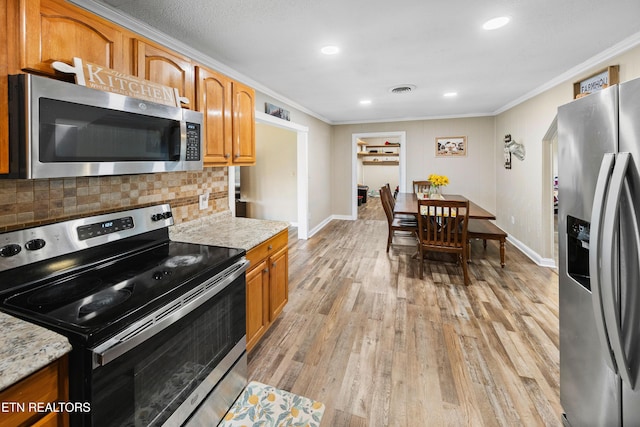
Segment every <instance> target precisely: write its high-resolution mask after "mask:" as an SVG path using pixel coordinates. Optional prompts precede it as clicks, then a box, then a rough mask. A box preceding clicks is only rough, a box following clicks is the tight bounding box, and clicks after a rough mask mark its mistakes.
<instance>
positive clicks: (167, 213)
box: [162, 212, 173, 219]
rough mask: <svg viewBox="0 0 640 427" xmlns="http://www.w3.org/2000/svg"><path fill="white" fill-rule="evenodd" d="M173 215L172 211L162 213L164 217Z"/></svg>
mask: <svg viewBox="0 0 640 427" xmlns="http://www.w3.org/2000/svg"><path fill="white" fill-rule="evenodd" d="M172 216H173V214H172V213H171V212H165V213H163V214H162V217H163V218H164V219H167V218H171V217H172Z"/></svg>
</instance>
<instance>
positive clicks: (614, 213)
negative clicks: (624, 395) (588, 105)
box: [602, 153, 637, 390]
mask: <svg viewBox="0 0 640 427" xmlns="http://www.w3.org/2000/svg"><path fill="white" fill-rule="evenodd" d="M630 157H631V155H630V154H629V153H619V154H618V156H617V157H616V164H615V166H614V168H613V174H612V175H611V185H610V186H609V193H608V195H607V200H606V208H605V212H606V213H605V217H604V222H603V227H602V249H603V253H602V279H603V286H602V290H603V293H602V303H603V304H602V306H603V313H604V318H605V324H606V325H607V330H608V332H609V344H610V345H611V350H612V351H613V356H614V358H615V361H616V365H617V366H618V374H619V375H620V377H621V378H622V380H623V381H624V382H626V383H627V384H628V385H629V387H630V388H631V390H633V389H634V386H635V384H634V380H633V378H632V375H631V368H630V365H629V360H628V358H627V355H626V353H625V350H624V342H623V339H622V327H621V316H620V309H619V306H618V304H617V303H616V301H617V298H616V296H617V295H616V292H617V290H618V289H620V286H619V284H620V274H619V271H618V268H617V266H618V264H617V262H616V260H617V259H618V256H617V251H616V250H615V245H616V237H618V239H617V240H618V242H619V236H620V228H619V225H620V214H619V209H620V200H621V198H622V188H623V186H624V185H625V183H626V181H625V177H626V175H627V169H628V167H629V158H630ZM635 237H636V238H637V229H636V236H635Z"/></svg>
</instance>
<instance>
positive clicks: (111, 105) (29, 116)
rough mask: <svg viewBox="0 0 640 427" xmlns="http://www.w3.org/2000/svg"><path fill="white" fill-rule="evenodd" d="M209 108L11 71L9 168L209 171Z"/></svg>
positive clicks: (14, 172) (23, 171) (69, 172)
mask: <svg viewBox="0 0 640 427" xmlns="http://www.w3.org/2000/svg"><path fill="white" fill-rule="evenodd" d="M202 117H203V116H202V113H200V112H197V111H191V110H186V109H183V108H179V107H172V106H167V105H161V104H155V103H152V102H147V101H143V100H140V99H136V98H132V97H128V96H124V95H120V94H115V93H110V92H104V91H101V90H96V89H91V88H87V87H85V86H80V85H76V84H72V83H67V82H63V81H59V80H54V79H50V78H46V77H40V76H35V75H29V74H20V75H13V76H9V169H10V170H9V174H6V175H0V177H1V178H27V179H36V178H61V177H78V176H100V175H127V174H144V173H155V172H173V171H187V170H202V144H201V132H202Z"/></svg>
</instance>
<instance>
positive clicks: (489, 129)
mask: <svg viewBox="0 0 640 427" xmlns="http://www.w3.org/2000/svg"><path fill="white" fill-rule="evenodd" d="M394 131H404V132H406V137H407V142H406V143H407V147H406V152H407V156H406V159H407V160H406V171H407V174H406V176H407V182H406V183H405V186H406V188H407V189H409V188H410V187H411V182H412V181H413V180H420V179H426V178H427V176H428V175H429V174H431V173H436V174H439V175H447V176H448V177H449V181H450V184H449V186H448V187H446V188H445V189H444V192H445V193H452V194H464V195H466V196H468V197H469V198H470V199H472V200H473V201H474V202H476V203H478V204H479V205H480V206H482V207H484V208H485V209H488V210H490V211H495V198H496V195H495V188H496V185H495V170H496V159H495V157H494V135H495V132H494V119H493V117H475V118H461V119H442V120H419V121H406V122H391V123H368V124H354V125H339V126H334V127H333V137H332V153H331V156H332V157H331V158H332V169H331V171H332V181H331V192H332V210H333V213H334V214H335V215H345V216H347V215H350V214H351V206H352V201H351V194H352V193H351V177H352V175H351V170H352V165H351V162H352V157H351V152H352V139H351V135H352V134H354V133H369V132H394ZM461 135H466V136H467V147H468V154H467V156H466V157H459V158H442V157H438V158H436V157H435V139H436V137H438V136H461Z"/></svg>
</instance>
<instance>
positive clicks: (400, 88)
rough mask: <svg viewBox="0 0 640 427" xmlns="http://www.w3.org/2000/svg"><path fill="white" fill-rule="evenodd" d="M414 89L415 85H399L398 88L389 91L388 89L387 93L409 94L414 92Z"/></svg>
mask: <svg viewBox="0 0 640 427" xmlns="http://www.w3.org/2000/svg"><path fill="white" fill-rule="evenodd" d="M415 89H416V87H415V85H399V86H394V87H392V88H391V89H389V92H391V93H409V92H411V91H413V90H415Z"/></svg>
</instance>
